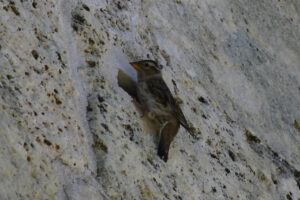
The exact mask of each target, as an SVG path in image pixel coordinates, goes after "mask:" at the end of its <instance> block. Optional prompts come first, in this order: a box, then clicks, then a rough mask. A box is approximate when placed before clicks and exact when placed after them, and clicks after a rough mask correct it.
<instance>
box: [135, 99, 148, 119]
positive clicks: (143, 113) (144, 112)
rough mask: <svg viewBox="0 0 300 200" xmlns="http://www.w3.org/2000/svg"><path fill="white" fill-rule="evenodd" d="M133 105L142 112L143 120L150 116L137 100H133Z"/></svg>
mask: <svg viewBox="0 0 300 200" xmlns="http://www.w3.org/2000/svg"><path fill="white" fill-rule="evenodd" d="M132 103H133V104H134V105H135V106H136V107H138V108H139V110H140V111H141V113H142V115H141V117H142V118H143V117H144V116H148V113H149V111H148V110H147V109H146V108H145V107H144V106H142V105H141V104H140V103H139V102H138V101H137V100H136V99H135V98H133V99H132Z"/></svg>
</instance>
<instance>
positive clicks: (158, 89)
mask: <svg viewBox="0 0 300 200" xmlns="http://www.w3.org/2000/svg"><path fill="white" fill-rule="evenodd" d="M130 64H131V65H132V66H133V67H134V68H135V69H136V70H137V73H138V83H137V97H138V103H137V102H135V103H136V105H137V106H138V107H139V108H141V109H142V111H143V114H147V116H148V117H149V118H150V119H152V120H156V121H158V122H159V123H160V124H161V126H162V128H161V136H160V142H159V146H158V152H157V154H158V156H159V157H160V158H161V159H163V160H164V161H165V162H167V160H168V152H169V147H170V144H171V142H172V141H173V139H174V137H175V136H176V134H177V132H178V130H179V127H180V125H182V126H183V127H184V128H185V129H186V130H187V131H189V132H190V133H191V132H192V129H191V128H190V127H189V125H188V122H187V121H186V119H185V117H184V115H183V113H182V111H181V109H180V107H179V105H178V104H177V102H176V101H175V99H174V98H173V96H172V93H171V91H170V90H169V88H168V86H167V85H166V83H165V82H164V80H163V78H162V74H161V67H160V66H159V65H158V64H157V63H156V62H155V61H152V60H142V61H138V62H132V63H130ZM139 104H140V105H139Z"/></svg>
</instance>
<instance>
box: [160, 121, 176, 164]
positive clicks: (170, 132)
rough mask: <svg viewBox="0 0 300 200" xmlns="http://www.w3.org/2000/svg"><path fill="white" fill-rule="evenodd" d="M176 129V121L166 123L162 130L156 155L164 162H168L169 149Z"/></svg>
mask: <svg viewBox="0 0 300 200" xmlns="http://www.w3.org/2000/svg"><path fill="white" fill-rule="evenodd" d="M178 129H179V123H178V121H177V120H174V121H169V122H167V124H166V125H165V126H164V127H163V128H162V131H161V136H160V141H159V144H158V151H157V155H158V156H159V157H160V158H161V159H162V160H163V161H165V162H167V161H168V154H169V148H170V145H171V142H172V141H173V139H174V137H175V136H176V134H177V132H178Z"/></svg>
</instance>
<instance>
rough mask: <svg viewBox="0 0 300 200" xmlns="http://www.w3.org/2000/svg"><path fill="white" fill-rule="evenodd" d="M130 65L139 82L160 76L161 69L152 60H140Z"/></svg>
mask: <svg viewBox="0 0 300 200" xmlns="http://www.w3.org/2000/svg"><path fill="white" fill-rule="evenodd" d="M130 64H131V66H132V67H133V68H134V69H135V70H136V71H137V73H138V78H139V79H140V80H141V79H147V78H148V77H153V76H159V75H161V69H162V67H161V66H160V65H158V64H157V62H155V61H153V60H141V61H137V62H132V63H130Z"/></svg>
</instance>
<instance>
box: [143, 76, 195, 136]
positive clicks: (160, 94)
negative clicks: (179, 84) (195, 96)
mask: <svg viewBox="0 0 300 200" xmlns="http://www.w3.org/2000/svg"><path fill="white" fill-rule="evenodd" d="M147 85H148V89H149V91H150V92H151V94H152V95H153V96H154V97H155V98H157V100H158V101H159V102H161V103H162V104H163V105H164V106H168V105H170V106H171V108H172V114H173V116H174V117H175V118H176V119H177V120H178V121H179V123H180V124H181V125H182V126H183V127H184V128H185V129H186V130H187V131H189V132H190V133H192V132H191V131H192V129H191V128H190V127H189V125H188V122H187V121H186V119H185V117H184V115H183V113H182V111H181V109H180V107H179V105H178V103H177V102H176V101H175V99H174V98H173V96H172V93H171V91H170V89H169V88H168V86H167V84H166V83H165V82H164V80H163V79H162V78H153V79H149V80H148V81H147Z"/></svg>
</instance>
